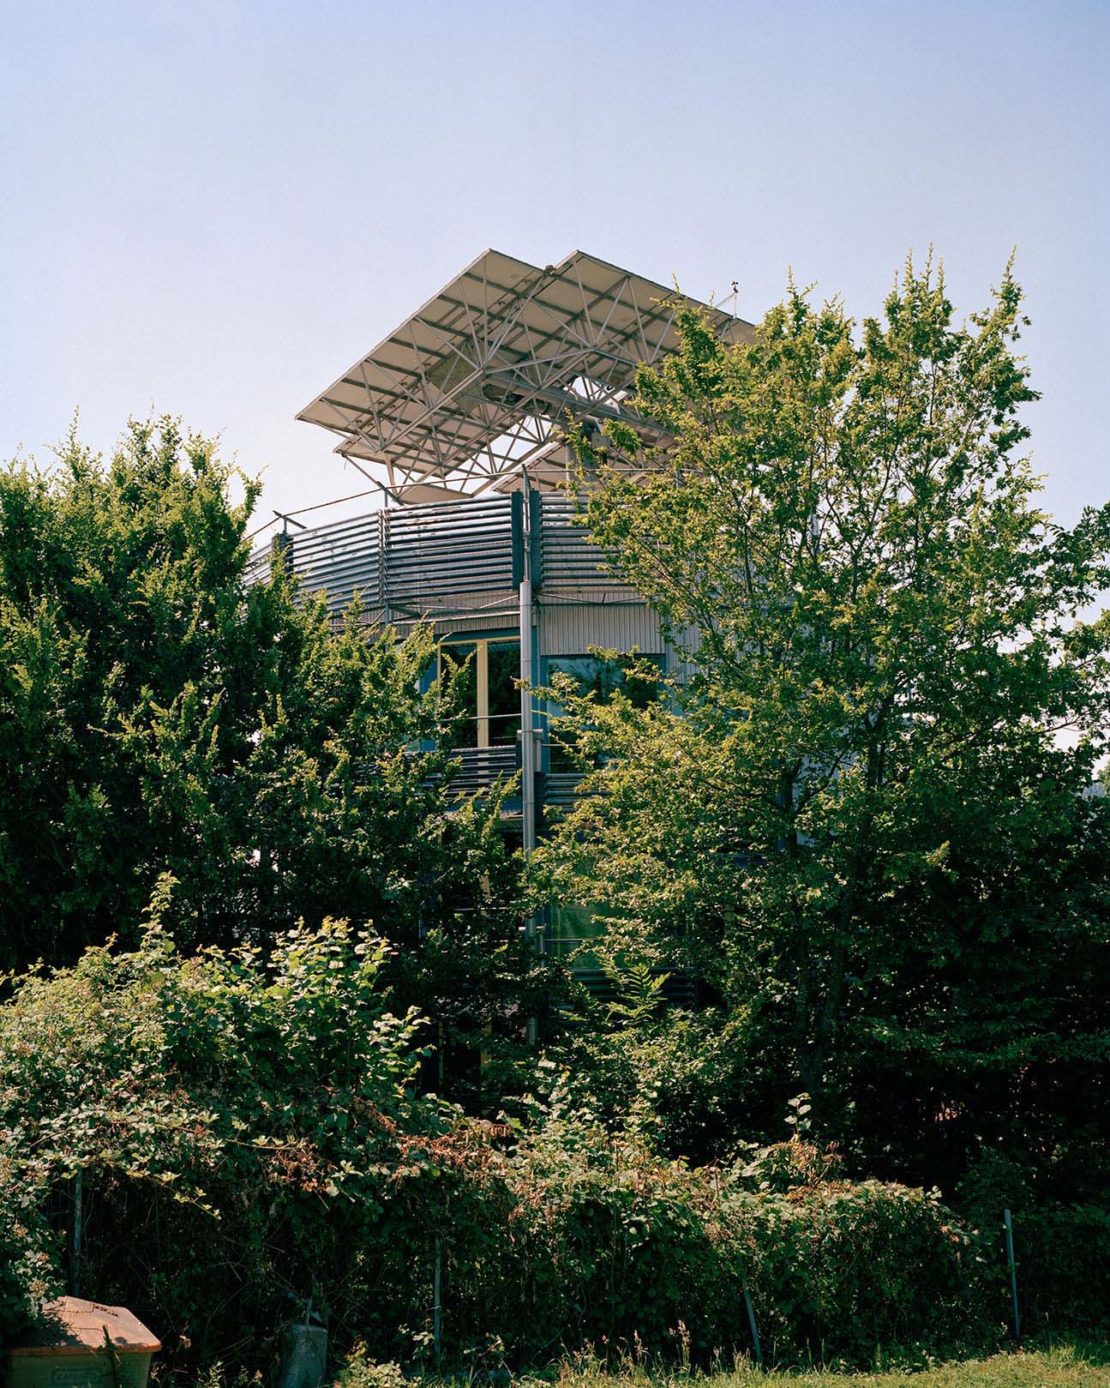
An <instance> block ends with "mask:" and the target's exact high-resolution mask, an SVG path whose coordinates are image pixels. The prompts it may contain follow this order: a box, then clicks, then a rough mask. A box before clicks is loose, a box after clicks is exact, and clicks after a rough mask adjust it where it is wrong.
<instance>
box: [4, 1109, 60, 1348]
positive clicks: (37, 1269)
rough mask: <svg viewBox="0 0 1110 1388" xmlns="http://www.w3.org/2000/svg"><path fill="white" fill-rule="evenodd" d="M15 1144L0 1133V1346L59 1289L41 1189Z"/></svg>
mask: <svg viewBox="0 0 1110 1388" xmlns="http://www.w3.org/2000/svg"><path fill="white" fill-rule="evenodd" d="M18 1143H19V1138H18V1135H17V1134H16V1133H13V1132H11V1131H8V1132H0V1344H2V1343H3V1341H4V1340H5V1339H6V1338H7V1337H8V1336H9V1335H11V1334H12V1333H14V1332H16V1331H18V1330H19V1329H20V1328H21V1327H22V1326H24V1325H25V1324H26V1323H27V1322H28V1321H29V1320H30V1319H31V1318H32V1317H33V1316H34V1314H35V1312H36V1310H37V1309H38V1305H39V1303H40V1302H41V1301H43V1300H44V1299H45V1298H46V1297H48V1296H53V1295H54V1294H56V1293H57V1291H58V1290H59V1285H58V1276H57V1267H56V1263H55V1261H54V1257H53V1254H54V1251H55V1250H54V1246H53V1244H54V1241H53V1239H52V1238H51V1236H50V1232H49V1229H48V1228H47V1224H46V1220H45V1218H44V1216H43V1208H42V1205H43V1202H42V1194H41V1187H40V1186H39V1184H38V1182H36V1181H33V1180H32V1181H30V1182H29V1181H28V1180H27V1179H26V1177H27V1173H28V1169H29V1168H30V1169H33V1164H32V1163H31V1162H29V1161H28V1160H27V1159H26V1158H25V1157H23V1158H21V1157H20V1156H17V1151H18Z"/></svg>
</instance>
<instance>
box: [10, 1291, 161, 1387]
mask: <svg viewBox="0 0 1110 1388" xmlns="http://www.w3.org/2000/svg"><path fill="white" fill-rule="evenodd" d="M161 1348H162V1346H161V1344H160V1343H159V1342H158V1341H157V1340H156V1339H155V1338H154V1336H153V1335H152V1334H151V1333H150V1331H149V1330H148V1329H147V1328H146V1326H145V1325H143V1324H142V1323H141V1322H140V1321H138V1320H136V1318H135V1317H134V1316H133V1315H132V1314H131V1312H130V1311H128V1310H126V1309H125V1308H124V1307H122V1306H102V1305H101V1304H100V1302H98V1301H82V1300H81V1298H80V1297H76V1296H63V1297H61V1298H59V1300H57V1301H49V1302H47V1303H46V1305H45V1306H44V1307H43V1310H42V1320H41V1321H40V1323H39V1324H38V1325H36V1326H35V1328H34V1329H33V1330H31V1331H29V1332H28V1334H27V1335H26V1336H24V1337H23V1339H22V1340H21V1341H20V1342H19V1343H16V1344H14V1345H9V1346H8V1348H7V1354H6V1358H7V1366H6V1367H7V1378H6V1388H146V1381H147V1375H148V1374H149V1373H150V1357H151V1355H152V1354H154V1353H155V1352H156V1351H157V1350H160V1349H161Z"/></svg>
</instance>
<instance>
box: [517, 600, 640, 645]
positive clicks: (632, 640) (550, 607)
mask: <svg viewBox="0 0 1110 1388" xmlns="http://www.w3.org/2000/svg"><path fill="white" fill-rule="evenodd" d="M537 626H538V628H539V633H538V634H539V647H540V650H541V651H542V652H543V654H544V655H584V654H585V653H586V652H587V651H588V650H589V649H590V647H591V646H603V647H605V648H607V649H612V650H617V651H629V650H631V649H632V648H633V646H636V647H638V648H639V649H640V650H641V651H642V652H643V653H644V654H645V655H659V654H662V652H663V638H662V637H661V636H660V634H659V619H658V618H657V617H656V615H655V613H654V612H652V610H651V608H649V607H648V606H647V605H646V604H645V603H642V602H625V603H594V602H592V603H560V602H552V601H550V600H548V599H544V598H541V600H540V606H539V610H538V613H537Z"/></svg>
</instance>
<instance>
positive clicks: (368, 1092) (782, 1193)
mask: <svg viewBox="0 0 1110 1388" xmlns="http://www.w3.org/2000/svg"><path fill="white" fill-rule="evenodd" d="M382 964H383V950H382V946H381V945H380V944H379V943H378V942H376V941H375V940H373V939H372V938H371V937H368V936H365V935H359V934H357V933H355V932H352V931H350V930H349V929H348V928H347V927H346V926H343V925H339V924H335V923H327V924H326V925H325V926H324V927H322V928H321V929H320V930H317V931H306V930H298V931H294V932H292V933H290V934H289V935H287V936H285V937H283V938H282V939H281V940H280V941H279V943H278V946H277V948H276V950H275V952H274V954H273V956H272V958H271V959H269V960H268V961H264V960H263V959H262V958H261V957H260V956H259V955H258V954H257V953H255V952H253V951H251V950H243V951H239V952H236V953H225V952H222V951H219V950H207V951H205V952H203V953H201V954H200V955H198V956H196V957H194V958H189V959H183V958H181V957H180V956H179V955H178V954H177V953H176V952H175V950H174V948H173V946H172V944H171V943H170V942H169V941H168V940H167V939H166V938H165V937H164V936H163V935H162V934H161V933H160V932H159V931H157V930H154V931H150V932H148V934H147V936H146V938H145V940H144V942H143V944H142V946H141V948H140V949H139V950H137V951H133V952H130V953H118V954H116V953H112V952H111V951H110V950H108V949H98V950H92V951H89V952H88V953H87V954H86V955H85V956H84V958H83V959H82V960H81V962H80V963H79V964H78V965H77V966H76V967H75V968H73V969H69V970H61V971H56V972H53V973H49V974H45V973H44V974H33V975H29V976H25V977H24V978H22V979H19V980H17V981H16V982H15V983H14V985H13V988H14V992H13V995H12V997H11V998H10V999H9V1000H8V1001H7V1002H6V1003H5V1004H3V1006H0V1074H2V1075H3V1076H4V1084H3V1088H2V1089H0V1132H6V1134H7V1138H6V1142H5V1146H4V1148H3V1162H2V1164H0V1205H2V1206H3V1214H4V1215H5V1218H4V1219H3V1221H0V1228H2V1229H3V1230H4V1232H3V1233H2V1234H0V1249H2V1250H3V1251H4V1252H6V1253H8V1254H9V1264H8V1271H7V1272H6V1273H5V1274H4V1276H5V1277H6V1279H7V1280H6V1281H2V1282H0V1291H2V1293H3V1296H4V1301H3V1306H4V1308H5V1309H4V1314H5V1315H6V1317H7V1321H8V1324H9V1326H10V1325H11V1324H13V1323H14V1322H15V1321H16V1320H17V1319H18V1318H19V1316H20V1315H22V1314H25V1313H26V1311H27V1309H28V1306H29V1303H30V1300H31V1299H32V1298H33V1297H34V1296H35V1295H36V1294H38V1293H39V1291H40V1290H44V1289H45V1288H46V1285H47V1283H48V1281H49V1277H50V1273H51V1265H50V1263H49V1260H48V1255H49V1253H50V1250H51V1247H52V1245H51V1243H50V1240H49V1237H48V1235H47V1231H46V1223H45V1214H44V1212H45V1211H47V1209H48V1208H50V1206H51V1201H52V1200H53V1201H54V1202H55V1208H60V1201H59V1199H58V1197H60V1196H62V1195H65V1196H66V1197H67V1198H68V1196H69V1192H70V1189H71V1177H72V1175H73V1173H74V1172H76V1171H77V1170H81V1171H82V1172H83V1173H84V1189H85V1193H86V1227H85V1247H86V1253H85V1259H84V1263H83V1276H84V1283H83V1289H84V1290H85V1291H87V1292H88V1293H91V1294H93V1295H95V1296H96V1297H98V1298H99V1299H104V1300H114V1301H120V1302H122V1303H124V1304H127V1305H130V1306H131V1307H132V1309H133V1310H135V1311H136V1312H137V1313H138V1314H139V1315H140V1318H141V1319H143V1320H145V1321H147V1323H149V1324H150V1325H151V1327H152V1328H153V1329H155V1330H156V1331H157V1332H158V1333H159V1335H160V1337H161V1338H162V1340H163V1342H164V1343H165V1344H166V1345H167V1348H168V1351H169V1353H170V1356H171V1359H172V1361H173V1363H174V1364H175V1366H177V1367H179V1368H180V1369H181V1370H182V1371H183V1372H184V1373H187V1374H188V1376H189V1377H190V1380H191V1381H195V1379H196V1377H197V1376H198V1370H202V1369H204V1368H205V1367H207V1366H211V1365H213V1364H216V1363H219V1362H222V1363H224V1364H227V1365H231V1366H240V1365H245V1366H246V1368H247V1369H248V1370H253V1369H255V1368H268V1367H271V1366H272V1362H273V1360H274V1358H275V1357H276V1355H277V1353H278V1351H279V1346H280V1332H281V1330H282V1328H283V1326H284V1323H286V1322H287V1321H288V1320H290V1319H291V1318H292V1315H293V1310H292V1307H291V1304H290V1301H289V1297H290V1294H292V1295H295V1296H297V1297H299V1298H302V1299H303V1298H306V1297H309V1296H311V1297H312V1298H313V1300H314V1302H315V1304H316V1306H317V1307H318V1308H319V1309H321V1310H322V1311H323V1312H324V1313H325V1314H326V1315H327V1317H328V1321H329V1329H330V1333H331V1340H332V1345H333V1347H334V1348H335V1350H336V1351H338V1352H342V1351H343V1350H344V1349H345V1348H346V1347H349V1346H350V1345H351V1344H353V1343H355V1342H356V1341H362V1342H363V1344H364V1345H365V1349H364V1350H362V1351H359V1352H358V1354H356V1355H355V1357H354V1358H353V1359H352V1360H351V1363H350V1365H349V1372H350V1376H351V1382H352V1384H353V1383H355V1382H356V1380H358V1375H360V1374H361V1375H362V1378H363V1379H365V1378H366V1376H367V1375H368V1374H369V1375H371V1376H373V1375H377V1376H378V1377H379V1378H380V1377H381V1375H382V1374H384V1373H386V1370H384V1369H382V1368H380V1367H375V1366H376V1365H378V1366H380V1365H381V1364H383V1363H388V1362H390V1361H396V1362H400V1363H405V1362H407V1363H413V1362H415V1363H423V1364H425V1365H427V1364H428V1363H429V1350H430V1348H431V1335H432V1308H433V1278H434V1273H435V1268H436V1264H437V1260H438V1263H439V1268H440V1272H441V1282H442V1324H443V1341H442V1358H443V1362H444V1363H445V1364H450V1365H455V1364H467V1363H469V1364H470V1365H472V1366H478V1365H482V1364H485V1365H486V1366H490V1365H493V1364H500V1363H509V1364H512V1365H524V1364H529V1363H537V1362H543V1361H545V1360H547V1359H550V1358H551V1357H553V1356H554V1355H556V1354H558V1353H560V1352H562V1351H563V1350H567V1349H578V1348H590V1347H592V1348H597V1349H598V1350H599V1351H600V1352H602V1353H615V1352H616V1351H617V1350H619V1349H620V1348H621V1347H633V1346H637V1345H638V1346H640V1347H642V1348H643V1349H645V1350H649V1351H651V1352H657V1353H661V1354H673V1353H675V1352H681V1353H683V1354H685V1353H689V1354H690V1356H692V1357H693V1358H695V1359H698V1360H704V1359H706V1358H708V1356H709V1355H710V1354H711V1353H712V1352H713V1351H714V1350H716V1349H721V1350H725V1351H729V1350H731V1349H738V1350H740V1351H742V1352H743V1351H746V1350H748V1349H749V1348H750V1339H749V1331H748V1324H747V1319H746V1315H745V1310H744V1291H745V1288H747V1289H749V1291H750V1294H751V1297H752V1300H753V1302H754V1305H755V1308H756V1313H757V1315H758V1317H759V1323H760V1328H761V1331H762V1336H763V1341H764V1346H765V1349H766V1351H767V1353H768V1355H769V1356H773V1357H775V1358H777V1359H779V1360H783V1361H789V1360H792V1359H799V1358H804V1357H809V1356H818V1357H825V1358H843V1359H845V1360H849V1361H851V1362H856V1363H861V1362H868V1361H870V1360H871V1359H872V1358H873V1357H874V1354H875V1350H876V1347H877V1346H881V1347H882V1348H883V1349H884V1350H887V1349H890V1348H892V1347H898V1346H910V1345H925V1346H937V1347H941V1346H943V1345H944V1344H945V1343H948V1342H951V1341H952V1340H953V1339H955V1338H957V1337H958V1338H962V1339H963V1340H964V1341H965V1342H966V1341H968V1340H975V1339H977V1338H980V1337H981V1336H982V1334H983V1333H984V1330H985V1329H989V1317H988V1316H986V1315H984V1313H983V1308H982V1301H981V1296H980V1290H979V1286H980V1284H979V1280H978V1271H977V1270H978V1264H977V1263H976V1261H975V1247H974V1244H973V1242H972V1241H971V1239H970V1237H969V1236H968V1235H967V1234H966V1233H964V1232H963V1231H962V1230H961V1229H960V1228H959V1226H958V1225H957V1224H956V1222H955V1221H954V1219H953V1218H952V1216H950V1215H949V1214H948V1213H947V1212H946V1211H945V1210H944V1208H943V1207H942V1206H941V1205H939V1204H938V1203H937V1202H936V1201H935V1200H934V1199H932V1198H930V1197H928V1196H925V1195H923V1194H922V1193H921V1192H919V1191H911V1190H907V1189H905V1188H904V1187H900V1186H892V1185H881V1184H878V1183H872V1182H864V1183H856V1184H853V1183H850V1182H847V1181H842V1180H836V1179H830V1178H831V1177H833V1176H834V1175H835V1167H834V1166H833V1165H832V1164H831V1163H832V1158H831V1157H830V1155H829V1154H828V1153H822V1152H819V1151H817V1150H816V1149H814V1148H812V1147H809V1146H807V1144H805V1143H803V1142H801V1141H800V1140H796V1141H795V1142H793V1143H788V1144H783V1145H782V1146H781V1147H779V1148H774V1149H768V1150H767V1151H765V1152H763V1153H760V1154H758V1155H757V1156H756V1158H755V1159H754V1161H752V1162H748V1163H747V1164H745V1165H739V1164H738V1165H737V1166H735V1167H729V1168H709V1167H702V1168H696V1167H691V1166H689V1165H688V1164H687V1163H685V1162H682V1161H671V1160H666V1159H664V1158H662V1157H660V1156H659V1155H658V1153H657V1152H655V1151H654V1150H653V1148H652V1146H651V1144H650V1139H649V1137H647V1136H645V1135H644V1134H643V1133H641V1132H639V1131H637V1130H635V1129H627V1130H619V1131H615V1132H614V1131H613V1130H612V1129H611V1128H609V1127H607V1126H606V1125H604V1124H603V1123H601V1122H600V1121H599V1120H598V1119H597V1118H596V1117H595V1116H593V1115H592V1114H591V1113H590V1112H589V1111H585V1110H583V1108H582V1107H581V1105H578V1106H577V1107H570V1106H567V1107H563V1106H561V1104H562V1102H563V1101H561V1100H560V1099H559V1098H558V1093H557V1094H556V1098H555V1100H554V1101H553V1103H552V1106H551V1107H550V1108H549V1109H547V1110H546V1111H543V1112H537V1113H536V1114H535V1115H534V1116H533V1119H532V1121H531V1122H530V1124H529V1125H528V1126H523V1125H522V1126H519V1127H518V1128H517V1129H516V1130H515V1131H513V1130H511V1129H510V1128H509V1127H508V1126H506V1127H502V1128H500V1129H495V1128H493V1127H492V1126H491V1125H489V1124H480V1123H476V1122H473V1121H470V1120H467V1119H465V1118H464V1117H463V1116H462V1115H461V1114H460V1113H459V1112H458V1111H457V1110H456V1109H452V1108H449V1107H447V1106H446V1105H443V1104H441V1103H439V1102H438V1101H436V1100H434V1099H432V1098H430V1097H429V1098H424V1099H421V1098H418V1097H416V1096H415V1095H414V1092H413V1091H414V1078H415V1066H416V1064H417V1063H418V1059H419V1057H418V1056H417V1055H416V1053H415V1051H414V1028H415V1027H416V1026H417V1025H418V1019H417V1018H415V1017H406V1018H397V1017H394V1016H391V1015H390V1014H389V1012H388V1011H387V1010H385V1007H384V1003H383V995H382V991H381V987H380V973H381V969H382ZM65 1223H66V1220H65V1219H63V1220H62V1221H61V1224H60V1226H59V1227H60V1228H61V1227H62V1226H64V1225H65ZM360 1356H361V1357H360ZM379 1388H380V1385H379Z"/></svg>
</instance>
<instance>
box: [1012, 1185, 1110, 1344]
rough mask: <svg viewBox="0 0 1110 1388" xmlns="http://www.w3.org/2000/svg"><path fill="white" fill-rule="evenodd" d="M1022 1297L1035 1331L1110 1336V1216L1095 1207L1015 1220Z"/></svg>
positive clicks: (1063, 1207)
mask: <svg viewBox="0 0 1110 1388" xmlns="http://www.w3.org/2000/svg"><path fill="white" fill-rule="evenodd" d="M1014 1240H1015V1245H1016V1247H1015V1252H1016V1256H1017V1263H1018V1294H1019V1298H1020V1301H1021V1303H1022V1306H1023V1315H1024V1318H1025V1321H1026V1324H1027V1325H1028V1328H1029V1329H1030V1330H1031V1331H1053V1332H1055V1331H1063V1332H1066V1333H1069V1334H1078V1335H1083V1336H1087V1337H1090V1338H1092V1339H1094V1338H1105V1337H1106V1335H1107V1334H1108V1333H1110V1212H1107V1211H1106V1210H1104V1209H1102V1208H1100V1207H1098V1206H1094V1205H1059V1206H1056V1207H1053V1208H1048V1209H1041V1210H1034V1211H1030V1212H1027V1213H1025V1214H1023V1215H1020V1216H1018V1217H1017V1218H1016V1219H1015V1221H1014Z"/></svg>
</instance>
